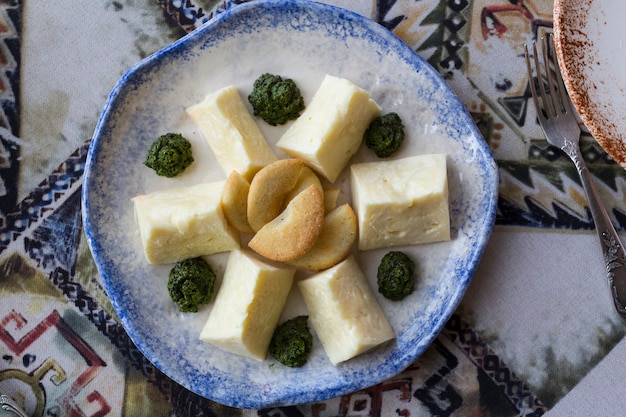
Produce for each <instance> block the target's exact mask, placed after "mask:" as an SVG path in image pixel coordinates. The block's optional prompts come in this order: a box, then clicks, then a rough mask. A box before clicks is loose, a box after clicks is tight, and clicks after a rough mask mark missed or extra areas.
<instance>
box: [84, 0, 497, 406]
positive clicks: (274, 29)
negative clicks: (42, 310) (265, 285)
mask: <svg viewBox="0 0 626 417" xmlns="http://www.w3.org/2000/svg"><path fill="white" fill-rule="evenodd" d="M263 72H271V73H275V74H281V75H283V76H288V77H291V78H293V79H294V80H295V81H296V83H298V84H299V86H300V87H301V89H302V92H303V95H304V98H305V102H307V103H308V101H309V100H310V99H311V96H312V95H313V93H314V92H315V90H316V89H317V87H318V85H319V83H320V82H321V80H322V78H323V77H324V75H325V74H326V73H330V74H333V75H336V76H340V77H345V78H347V79H349V80H352V81H353V82H355V83H356V84H358V85H360V86H361V87H363V88H365V89H367V90H369V91H370V92H371V94H372V96H373V97H374V99H375V100H376V101H377V102H378V103H379V104H380V105H381V106H382V108H383V109H384V111H385V112H389V111H395V112H397V113H398V114H399V115H400V116H401V117H402V118H403V120H404V123H405V125H406V133H407V137H406V139H405V143H404V144H403V149H402V151H401V152H400V153H399V154H398V155H397V156H396V157H397V158H401V157H406V156H410V155H415V154H424V153H446V154H447V158H448V164H449V192H450V213H451V229H452V240H451V241H449V242H442V243H436V244H430V245H422V246H415V247H410V248H400V249H403V250H406V251H408V252H410V253H411V254H412V256H413V257H414V259H415V260H416V262H417V264H418V267H417V271H418V274H419V279H418V283H417V285H416V290H415V292H414V293H413V294H412V295H411V296H409V297H408V298H406V299H405V300H403V301H402V302H396V303H394V302H390V301H387V300H385V299H382V297H381V298H380V303H381V305H382V308H383V309H384V311H385V312H386V313H387V315H388V317H389V319H390V322H391V324H392V326H393V328H394V330H395V332H396V334H397V338H396V339H395V340H394V341H393V342H391V343H388V344H386V345H383V346H380V347H379V348H377V349H374V350H372V351H371V352H368V353H365V354H363V355H361V356H359V357H357V358H354V359H352V360H350V361H347V362H346V363H344V364H341V365H339V366H333V365H331V363H330V362H329V361H328V359H327V357H326V354H325V353H324V350H323V348H322V346H321V345H320V344H319V341H318V340H317V339H315V342H314V348H313V351H312V353H311V357H310V359H309V361H308V363H307V364H306V365H305V366H304V367H302V368H298V369H290V368H286V367H283V366H281V365H280V364H277V363H273V362H272V361H271V360H269V359H268V360H266V361H264V362H259V361H255V360H252V359H246V358H242V357H239V356H235V355H232V354H229V353H226V352H224V351H221V350H219V349H217V348H215V347H213V346H211V345H208V344H205V343H202V342H201V341H200V340H199V339H198V336H199V334H200V330H201V328H202V325H203V324H204V321H205V320H206V318H207V316H208V314H209V312H210V309H211V305H208V306H206V307H205V308H203V309H202V310H201V311H200V312H198V313H197V314H181V313H179V312H178V310H177V308H176V307H175V305H174V304H173V303H172V302H171V300H170V298H169V296H168V294H167V289H166V282H167V274H168V271H169V269H170V268H171V265H165V266H151V265H149V264H148V263H147V262H146V261H145V259H144V256H143V253H142V248H141V243H140V240H139V236H138V232H137V227H136V225H135V223H134V217H133V206H132V204H131V198H132V197H133V196H135V195H138V194H143V193H148V192H152V191H155V190H158V189H165V188H171V187H178V186H183V185H191V184H195V183H198V182H199V181H215V180H221V179H224V178H225V175H224V173H222V172H221V170H220V169H219V167H218V166H217V164H216V162H215V160H214V159H213V156H212V154H211V152H210V151H209V149H208V146H207V145H206V144H205V143H204V141H203V138H202V137H201V135H200V133H199V132H198V131H197V129H196V128H195V126H194V125H193V123H192V122H191V121H190V119H189V118H188V117H187V116H186V113H185V108H186V107H188V106H190V105H192V104H194V103H197V102H199V101H201V100H202V99H203V98H204V96H205V95H206V94H208V93H210V92H213V91H215V90H217V89H219V88H221V87H224V86H226V85H229V84H233V85H235V86H236V87H237V88H238V89H239V91H240V93H241V94H242V96H243V97H247V94H248V93H249V92H250V91H251V86H252V83H253V81H254V79H255V78H256V77H257V76H258V75H260V74H261V73H263ZM259 124H260V125H261V127H262V129H263V130H264V132H265V134H266V135H267V138H268V141H269V142H270V143H272V144H274V143H275V142H276V141H277V139H278V137H279V135H280V134H281V132H282V131H284V130H285V127H277V128H270V127H269V126H268V125H266V124H264V123H263V122H259ZM170 131H172V132H182V133H183V134H184V135H185V136H187V137H188V138H189V140H190V141H191V142H192V146H193V151H194V155H195V157H196V162H194V164H193V165H192V166H191V167H190V168H188V170H187V171H186V172H185V173H184V174H182V175H181V176H180V177H178V178H175V179H166V178H161V177H157V176H156V175H155V174H154V172H153V171H151V170H150V169H147V168H146V167H145V166H143V164H142V161H143V160H144V158H145V155H146V152H147V149H148V147H149V146H150V144H151V143H152V142H153V141H154V140H155V138H156V137H157V136H159V135H161V134H163V133H166V132H170ZM354 160H355V161H369V160H376V157H375V156H374V155H373V153H371V152H370V151H369V150H368V149H367V148H365V147H363V148H362V149H361V150H360V151H359V153H358V154H357V155H356V156H355V158H354ZM346 171H347V170H346ZM497 183H498V177H497V169H496V164H495V162H494V160H493V158H492V156H491V153H490V151H489V149H488V147H487V146H486V143H485V141H484V140H483V139H482V137H481V136H480V134H479V132H478V131H477V129H476V126H475V125H474V123H473V122H472V120H471V119H470V116H469V114H468V113H467V111H466V110H465V108H464V107H463V106H462V105H461V103H460V102H459V100H458V98H457V97H456V96H455V95H454V94H453V93H452V92H451V90H450V88H449V87H448V86H447V85H446V83H445V82H444V80H443V79H442V78H441V77H440V76H439V74H438V73H437V72H436V71H435V70H434V69H433V68H432V67H430V66H429V65H428V64H427V63H426V62H425V61H424V60H422V59H421V58H419V57H418V56H417V55H416V54H415V53H414V52H413V51H412V50H411V49H410V48H408V47H407V46H406V45H405V44H404V43H402V42H401V41H400V40H399V39H397V38H396V37H394V36H393V35H392V34H391V33H390V32H388V31H387V30H386V29H383V28H382V27H381V26H379V25H377V24H375V23H373V22H372V21H370V20H368V19H365V18H363V17H361V16H358V15H356V14H353V13H351V12H349V11H346V10H343V9H338V8H336V7H332V6H327V5H322V4H317V3H312V2H308V1H291V0H287V1H268V2H265V1H255V2H251V3H246V4H244V5H241V6H237V7H236V8H233V9H231V10H230V11H228V12H227V13H224V14H221V15H220V16H218V17H217V18H216V19H215V20H213V21H211V22H209V23H208V24H207V25H205V26H203V27H202V28H200V29H198V30H196V31H195V32H193V33H192V34H190V35H188V36H186V37H185V38H183V39H182V40H180V41H179V42H176V43H174V44H173V45H171V46H170V47H168V48H166V49H164V50H162V51H160V52H158V53H156V54H155V55H154V56H151V57H149V58H147V59H146V60H144V61H143V62H141V63H139V64H138V65H137V66H135V67H133V68H131V69H130V70H129V71H128V72H127V73H126V74H125V75H124V76H123V77H122V79H121V80H120V81H119V83H118V84H117V86H116V87H115V89H114V90H113V92H112V93H111V96H110V98H109V100H108V101H107V103H106V106H105V108H104V111H103V114H102V116H101V118H100V120H99V123H98V126H97V128H96V131H95V134H94V137H93V142H92V144H91V148H90V150H89V154H88V157H87V167H86V171H85V177H84V187H83V215H84V221H85V229H86V233H87V238H88V241H89V244H90V247H91V250H92V252H93V255H94V258H95V261H96V264H97V266H98V269H99V271H100V274H101V276H102V279H103V282H104V284H105V286H106V289H107V291H108V293H109V295H110V297H111V301H112V303H113V306H114V308H115V310H116V312H117V314H118V315H119V318H120V320H121V322H122V324H123V325H124V327H125V329H126V330H127V332H128V334H129V335H130V337H131V338H132V340H133V341H134V342H135V343H136V345H137V347H138V348H139V349H140V350H141V351H142V352H143V353H144V354H145V355H146V357H147V358H148V359H149V360H150V361H152V362H153V363H154V364H155V365H156V366H157V367H158V368H159V369H161V370H162V371H163V372H164V373H165V374H167V375H168V376H170V377H171V378H172V379H174V380H175V381H176V382H178V383H180V384H181V385H183V386H184V387H186V388H188V389H190V390H192V391H194V392H195V393H197V394H199V395H202V396H205V397H208V398H210V399H212V400H215V401H218V402H220V403H223V404H226V405H230V406H234V407H241V408H261V407H266V406H270V405H285V404H295V403H303V402H310V401H318V400H322V399H326V398H331V397H335V396H338V395H341V394H344V393H348V392H352V391H355V390H358V389H361V388H365V387H368V386H371V385H373V384H376V383H378V382H381V381H383V380H385V379H386V378H389V377H391V376H393V375H395V374H398V373H400V372H401V371H402V370H403V369H404V368H405V367H407V366H408V365H409V364H411V362H413V361H414V360H415V359H416V358H417V357H418V356H419V355H420V354H421V353H422V352H423V351H424V350H425V349H426V347H427V346H428V345H429V344H430V343H431V341H432V340H433V339H434V338H435V337H436V335H437V334H438V333H439V331H440V330H441V328H442V327H443V325H444V324H445V322H446V321H447V319H448V318H449V317H450V315H451V314H452V313H453V311H454V309H455V308H456V306H457V305H458V303H459V301H460V299H461V297H462V296H463V294H464V292H465V289H466V288H467V285H468V283H469V281H470V278H471V276H472V274H473V272H474V269H475V267H476V264H477V262H478V260H479V257H480V255H481V254H482V251H483V249H484V246H485V244H486V241H487V239H488V236H489V234H490V232H491V229H492V226H493V223H494V219H495V207H496V198H497ZM336 185H337V186H339V187H340V189H341V195H340V201H342V200H343V201H349V200H350V190H349V181H348V180H347V174H346V172H344V173H343V174H342V176H341V177H340V178H339V179H338V180H337V182H336ZM384 253H386V251H383V250H375V251H369V252H367V253H361V254H357V259H358V260H359V262H360V264H361V267H362V269H363V270H364V271H365V272H366V274H367V275H368V277H369V279H370V280H371V282H372V283H375V270H376V266H377V264H378V262H379V260H380V258H381V257H382V255H383V254H384ZM226 257H227V254H220V255H212V256H210V257H209V261H210V262H211V264H212V265H213V267H214V269H215V270H216V272H217V273H218V275H221V274H222V273H223V270H224V265H225V261H226ZM299 312H306V310H305V308H304V307H303V305H302V303H301V300H300V297H299V295H298V294H297V292H296V290H294V291H293V292H292V294H291V295H290V298H289V301H288V305H287V307H286V310H285V314H284V317H285V318H287V317H290V316H292V315H293V314H296V313H299Z"/></svg>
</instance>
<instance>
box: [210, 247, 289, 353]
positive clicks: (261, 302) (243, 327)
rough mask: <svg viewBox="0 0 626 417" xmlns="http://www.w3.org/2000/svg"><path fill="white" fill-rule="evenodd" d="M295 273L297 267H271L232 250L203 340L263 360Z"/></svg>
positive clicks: (247, 253)
mask: <svg viewBox="0 0 626 417" xmlns="http://www.w3.org/2000/svg"><path fill="white" fill-rule="evenodd" d="M294 273H295V268H290V267H287V266H285V267H279V266H275V265H270V264H269V263H266V262H263V261H261V260H260V259H258V258H256V257H255V255H253V254H251V253H249V252H247V251H244V250H233V251H232V252H231V253H230V256H229V258H228V263H227V264H226V270H225V272H224V279H223V281H222V285H221V286H220V289H219V291H218V293H217V296H216V297H215V304H214V305H213V309H212V311H211V313H210V314H209V318H208V320H207V321H206V323H205V325H204V327H203V329H202V332H201V333H200V340H202V341H203V342H206V343H211V344H213V345H215V346H218V347H219V348H221V349H224V350H226V351H228V352H231V353H235V354H237V355H242V356H246V357H249V358H253V359H257V360H260V361H262V360H264V359H265V357H266V355H267V349H268V347H269V343H270V340H271V339H272V334H273V333H274V330H275V329H276V326H277V325H278V320H279V319H280V315H281V314H282V312H283V308H284V306H285V303H286V301H287V295H288V294H289V291H290V289H291V285H292V283H293V276H294Z"/></svg>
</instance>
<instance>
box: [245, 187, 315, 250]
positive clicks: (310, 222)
mask: <svg viewBox="0 0 626 417" xmlns="http://www.w3.org/2000/svg"><path fill="white" fill-rule="evenodd" d="M323 223H324V197H323V195H322V193H321V192H320V190H319V189H318V188H317V186H316V185H310V186H309V187H308V188H307V189H305V190H304V191H301V192H300V193H299V194H298V195H296V196H295V197H294V198H293V199H292V200H291V201H290V202H289V204H287V207H286V208H285V210H283V211H282V212H281V213H280V214H279V215H278V216H276V217H275V218H274V219H273V220H271V221H270V222H268V223H266V224H265V225H264V226H263V227H261V228H260V229H259V230H258V231H257V233H256V234H255V235H254V237H253V238H252V240H250V242H249V243H248V246H249V247H250V248H251V249H252V250H254V251H255V252H257V253H258V254H260V255H262V256H265V257H266V258H268V259H271V260H273V261H280V262H287V261H291V260H294V259H297V258H299V257H301V256H303V255H304V254H306V253H307V252H308V251H309V250H310V249H311V248H312V247H313V245H314V244H315V242H316V241H317V238H318V237H319V235H320V232H321V230H322V225H323Z"/></svg>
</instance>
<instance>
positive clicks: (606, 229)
mask: <svg viewBox="0 0 626 417" xmlns="http://www.w3.org/2000/svg"><path fill="white" fill-rule="evenodd" d="M528 49H529V48H528V45H525V48H524V51H525V55H526V65H527V66H528V76H529V78H530V88H531V92H532V95H533V99H534V101H535V108H536V109H537V118H538V119H539V124H540V125H541V128H542V130H543V133H544V134H545V136H546V139H547V140H548V142H549V143H550V144H551V145H553V146H556V147H557V148H559V149H561V150H562V151H563V152H565V153H566V154H567V156H568V157H569V158H570V159H571V160H572V162H574V165H575V166H576V170H577V171H578V175H579V176H580V180H581V183H582V185H583V189H584V190H585V194H586V196H587V200H588V202H589V209H590V210H591V216H592V217H593V221H594V223H595V226H596V232H597V233H598V237H599V238H600V244H601V246H602V253H603V255H604V262H605V266H606V273H607V278H608V282H609V288H610V290H611V295H612V297H613V304H614V305H615V308H616V310H617V312H618V313H619V314H620V315H621V316H622V318H625V319H626V254H625V253H624V248H623V246H622V244H621V241H620V238H619V236H618V234H617V232H616V231H615V228H614V227H613V224H612V223H611V220H610V219H609V216H608V214H607V212H606V209H605V208H604V206H603V204H602V202H601V200H600V196H599V194H598V191H597V190H596V187H595V185H594V183H593V180H592V178H591V174H590V173H589V170H588V169H587V166H586V164H585V162H584V160H583V157H582V153H581V152H580V147H579V144H578V141H579V138H580V133H581V130H580V126H579V125H578V121H577V118H576V111H575V110H574V108H573V106H572V103H571V101H570V98H569V95H568V94H567V90H566V89H565V85H564V84H563V79H562V77H561V73H560V70H559V66H558V62H557V61H556V57H555V54H554V40H553V37H552V35H551V34H549V35H548V36H546V37H543V38H541V49H542V54H543V62H544V65H543V71H542V65H541V63H540V60H539V56H538V53H537V44H536V43H535V42H533V43H532V54H531V53H530V52H529V50H528ZM533 66H534V68H535V71H533ZM535 78H537V83H535V82H534V79H535ZM544 80H545V81H544ZM535 84H536V85H535ZM537 90H539V91H537Z"/></svg>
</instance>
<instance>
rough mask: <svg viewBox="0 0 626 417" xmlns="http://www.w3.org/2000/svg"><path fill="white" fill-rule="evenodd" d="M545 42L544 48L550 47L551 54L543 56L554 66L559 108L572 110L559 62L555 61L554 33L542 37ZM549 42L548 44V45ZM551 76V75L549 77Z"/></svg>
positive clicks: (564, 111)
mask: <svg viewBox="0 0 626 417" xmlns="http://www.w3.org/2000/svg"><path fill="white" fill-rule="evenodd" d="M543 43H544V44H545V46H544V48H546V50H547V49H548V46H551V47H552V49H551V50H552V55H551V56H549V58H544V59H549V60H550V62H551V63H552V65H553V68H554V78H555V80H554V82H555V83H556V86H555V87H556V91H557V92H558V93H559V98H560V103H559V104H560V105H561V110H562V111H563V113H570V112H572V111H573V110H572V101H571V99H570V97H569V94H568V93H567V89H566V88H565V83H564V82H563V76H562V75H561V71H560V69H559V64H558V62H557V61H556V55H555V47H554V35H552V34H551V33H550V34H549V35H548V36H547V37H546V38H544V42H543ZM548 43H549V45H548ZM546 53H547V52H544V54H546ZM550 78H552V77H550Z"/></svg>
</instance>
